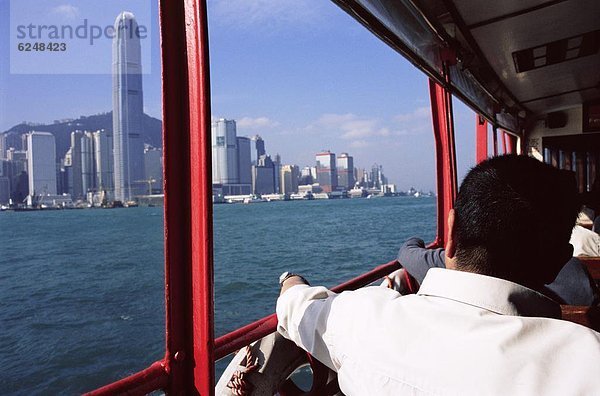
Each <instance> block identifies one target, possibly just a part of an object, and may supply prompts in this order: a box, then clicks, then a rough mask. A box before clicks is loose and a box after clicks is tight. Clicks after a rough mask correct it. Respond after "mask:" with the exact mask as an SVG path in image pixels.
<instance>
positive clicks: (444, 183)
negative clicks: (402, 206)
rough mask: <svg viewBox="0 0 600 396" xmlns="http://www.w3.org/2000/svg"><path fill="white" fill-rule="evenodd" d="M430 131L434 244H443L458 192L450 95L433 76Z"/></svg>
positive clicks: (430, 83)
mask: <svg viewBox="0 0 600 396" xmlns="http://www.w3.org/2000/svg"><path fill="white" fill-rule="evenodd" d="M429 96H430V99H431V115H432V119H433V135H434V138H435V155H436V169H437V194H438V205H437V222H438V224H437V237H436V241H435V244H436V245H437V246H444V245H445V243H446V237H447V236H448V224H447V221H446V220H447V218H448V213H449V212H450V209H452V207H453V206H454V200H455V198H456V194H457V192H458V186H457V179H456V152H455V148H454V125H453V122H452V97H451V95H450V93H449V92H448V91H447V90H446V89H444V88H443V87H442V86H441V85H439V84H437V83H436V82H435V81H433V80H429Z"/></svg>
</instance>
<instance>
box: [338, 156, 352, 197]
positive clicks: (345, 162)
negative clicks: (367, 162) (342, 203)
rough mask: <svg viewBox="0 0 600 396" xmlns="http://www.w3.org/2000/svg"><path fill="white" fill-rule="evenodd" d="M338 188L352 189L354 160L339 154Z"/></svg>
mask: <svg viewBox="0 0 600 396" xmlns="http://www.w3.org/2000/svg"><path fill="white" fill-rule="evenodd" d="M337 178H338V186H339V187H343V188H344V189H346V190H351V189H352V188H353V187H354V158H352V156H350V155H348V153H341V154H340V155H339V157H338V158H337Z"/></svg>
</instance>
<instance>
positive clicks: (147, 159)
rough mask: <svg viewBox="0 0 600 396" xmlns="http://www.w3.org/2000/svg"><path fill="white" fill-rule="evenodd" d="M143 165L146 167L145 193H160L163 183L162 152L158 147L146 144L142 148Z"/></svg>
mask: <svg viewBox="0 0 600 396" xmlns="http://www.w3.org/2000/svg"><path fill="white" fill-rule="evenodd" d="M144 166H145V168H146V172H145V173H146V182H147V183H148V190H149V191H147V193H148V194H149V195H151V194H161V193H162V185H163V176H162V175H163V152H162V149H160V148H155V147H151V146H147V147H146V148H145V149H144Z"/></svg>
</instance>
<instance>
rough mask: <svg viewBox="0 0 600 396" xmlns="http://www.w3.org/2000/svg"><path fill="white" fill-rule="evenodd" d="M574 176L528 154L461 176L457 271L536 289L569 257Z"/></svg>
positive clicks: (575, 210) (487, 163)
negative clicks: (505, 280) (495, 278)
mask: <svg viewBox="0 0 600 396" xmlns="http://www.w3.org/2000/svg"><path fill="white" fill-rule="evenodd" d="M578 211H579V201H578V197H577V191H576V182H575V177H574V174H573V173H572V172H566V171H561V170H558V169H556V168H553V167H551V166H549V165H546V164H544V163H541V162H539V161H537V160H535V159H533V158H530V157H527V156H516V155H506V156H501V157H495V158H491V159H488V160H486V161H484V162H482V163H480V164H479V165H477V166H476V167H474V168H473V169H471V171H470V172H469V173H468V174H467V176H466V177H465V179H464V181H463V183H462V185H461V187H460V191H459V193H458V197H457V200H456V204H455V219H454V222H455V224H454V231H453V234H454V240H455V244H456V267H457V269H459V270H463V271H469V272H475V273H480V274H484V275H490V276H495V277H499V278H503V279H507V280H510V281H513V282H517V283H520V284H523V285H525V286H529V287H533V288H538V287H540V286H542V285H543V284H544V283H550V282H552V281H553V280H554V278H555V277H556V275H557V274H558V272H559V271H560V269H561V268H562V266H563V265H564V264H565V263H566V262H567V261H568V259H569V258H570V257H571V255H572V248H571V245H569V236H570V234H571V231H572V229H573V226H574V224H575V219H576V217H577V213H578Z"/></svg>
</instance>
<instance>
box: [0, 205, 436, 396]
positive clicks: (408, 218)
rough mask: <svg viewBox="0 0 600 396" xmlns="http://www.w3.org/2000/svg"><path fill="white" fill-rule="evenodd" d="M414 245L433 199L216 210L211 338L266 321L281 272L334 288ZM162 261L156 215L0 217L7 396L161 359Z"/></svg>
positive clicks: (96, 381)
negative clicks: (408, 244)
mask: <svg viewBox="0 0 600 396" xmlns="http://www.w3.org/2000/svg"><path fill="white" fill-rule="evenodd" d="M413 235H417V236H421V237H422V238H423V239H425V240H426V241H431V240H433V238H434V235H435V199H433V198H413V197H395V198H376V199H346V200H322V201H291V202H269V203H255V204H249V205H243V204H235V205H215V206H214V252H215V333H216V335H217V336H218V335H222V334H225V333H227V332H229V331H231V330H234V329H235V328H237V327H240V326H241V325H244V324H247V323H249V322H251V321H254V320H257V319H260V318H261V317H263V316H266V315H268V314H270V313H272V312H273V311H274V306H275V301H276V299H277V295H278V291H279V290H278V289H279V287H278V277H279V275H280V274H281V273H282V272H283V271H286V270H289V271H293V272H296V273H301V274H303V275H304V276H305V277H306V278H307V279H309V280H310V282H311V283H312V284H321V285H325V286H333V285H336V284H339V283H341V282H343V281H345V280H348V279H349V278H352V277H354V276H357V275H359V274H361V273H363V272H365V271H367V270H370V269H372V268H373V267H375V266H376V265H379V264H383V263H386V262H388V261H390V260H393V259H394V258H395V257H396V254H397V250H398V247H399V246H400V244H401V243H402V241H404V240H405V239H407V238H408V237H410V236H413ZM163 252H164V249H163V217H162V208H159V207H155V208H144V207H140V208H129V209H114V210H99V209H98V210H95V209H90V210H65V211H36V212H2V213H0V327H1V330H0V389H2V393H3V394H23V395H31V394H44V395H46V394H61V395H70V394H79V393H81V392H84V391H87V390H92V389H94V388H96V387H99V386H102V385H105V384H107V383H110V382H113V381H115V380H118V379H120V378H123V377H125V376H127V375H130V374H133V373H135V372H137V371H139V370H141V369H144V368H146V367H147V366H148V365H150V364H151V363H152V362H154V361H156V360H160V359H161V358H162V357H163V355H164V349H165V345H164V344H165V341H164V326H165V325H164V323H165V320H164V312H165V311H164V260H163ZM224 365H225V363H224V362H219V363H217V372H220V371H222V369H223V366H224Z"/></svg>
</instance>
